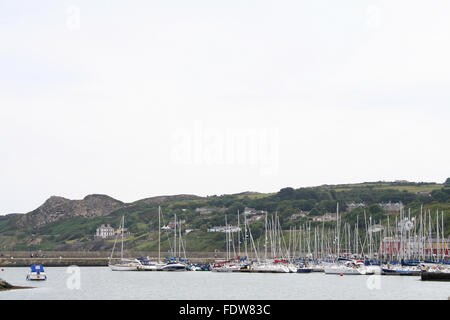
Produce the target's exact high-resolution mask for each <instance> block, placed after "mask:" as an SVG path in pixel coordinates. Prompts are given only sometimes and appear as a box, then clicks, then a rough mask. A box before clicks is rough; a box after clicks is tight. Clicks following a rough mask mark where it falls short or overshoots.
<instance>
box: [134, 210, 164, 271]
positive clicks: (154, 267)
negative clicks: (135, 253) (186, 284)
mask: <svg viewBox="0 0 450 320" xmlns="http://www.w3.org/2000/svg"><path fill="white" fill-rule="evenodd" d="M137 259H138V260H140V262H141V264H142V270H143V271H162V268H163V267H164V266H165V265H166V264H165V263H163V262H161V206H159V207H158V262H154V261H151V260H150V259H149V258H148V257H147V258H137Z"/></svg>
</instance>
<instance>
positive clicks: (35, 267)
mask: <svg viewBox="0 0 450 320" xmlns="http://www.w3.org/2000/svg"><path fill="white" fill-rule="evenodd" d="M30 269H31V270H30V271H29V272H28V274H27V278H26V279H27V280H30V281H31V280H35V281H43V280H47V275H46V274H45V271H44V267H43V266H42V265H41V264H32V265H31V267H30Z"/></svg>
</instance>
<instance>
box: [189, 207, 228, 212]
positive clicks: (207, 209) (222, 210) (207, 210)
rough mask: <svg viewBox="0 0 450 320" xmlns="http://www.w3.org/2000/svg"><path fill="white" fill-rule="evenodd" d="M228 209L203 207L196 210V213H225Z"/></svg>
mask: <svg viewBox="0 0 450 320" xmlns="http://www.w3.org/2000/svg"><path fill="white" fill-rule="evenodd" d="M226 210H227V208H215V207H209V208H208V207H202V208H196V209H195V212H198V213H200V214H209V213H213V212H225V211H226Z"/></svg>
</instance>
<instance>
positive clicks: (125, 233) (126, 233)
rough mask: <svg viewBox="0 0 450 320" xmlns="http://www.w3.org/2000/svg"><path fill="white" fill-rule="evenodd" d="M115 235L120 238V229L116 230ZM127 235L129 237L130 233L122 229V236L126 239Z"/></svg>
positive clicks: (126, 229)
mask: <svg viewBox="0 0 450 320" xmlns="http://www.w3.org/2000/svg"><path fill="white" fill-rule="evenodd" d="M115 233H116V234H117V235H119V236H121V235H122V229H121V228H119V229H117V230H116V232H115ZM129 235H131V233H130V232H129V231H128V228H123V236H124V237H128V236H129Z"/></svg>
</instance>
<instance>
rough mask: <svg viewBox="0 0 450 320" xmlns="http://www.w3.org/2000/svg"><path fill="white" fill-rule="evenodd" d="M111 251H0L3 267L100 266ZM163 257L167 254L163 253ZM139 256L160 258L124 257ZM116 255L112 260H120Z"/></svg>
mask: <svg viewBox="0 0 450 320" xmlns="http://www.w3.org/2000/svg"><path fill="white" fill-rule="evenodd" d="M110 254H111V253H110V252H101V251H100V252H79V251H71V252H66V251H46V252H39V253H30V252H26V251H9V252H1V253H0V266H1V267H28V266H30V265H32V264H42V265H44V266H47V267H64V266H71V265H77V266H83V267H90V266H92V267H98V266H107V265H108V262H109V256H110ZM160 256H161V259H164V258H165V257H166V256H167V254H163V253H161V255H160ZM186 256H187V258H188V259H189V261H190V262H192V263H211V262H213V261H215V260H217V259H225V258H226V253H225V252H189V253H186ZM137 257H149V258H150V259H151V260H154V261H156V260H157V259H158V253H157V252H142V251H136V252H124V258H127V259H133V258H137ZM118 260H119V258H118V257H117V256H115V257H114V258H113V259H112V260H111V261H112V262H115V261H118Z"/></svg>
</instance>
